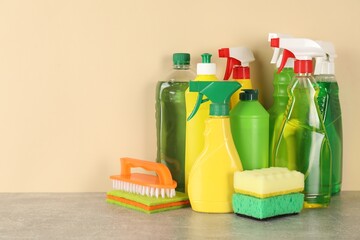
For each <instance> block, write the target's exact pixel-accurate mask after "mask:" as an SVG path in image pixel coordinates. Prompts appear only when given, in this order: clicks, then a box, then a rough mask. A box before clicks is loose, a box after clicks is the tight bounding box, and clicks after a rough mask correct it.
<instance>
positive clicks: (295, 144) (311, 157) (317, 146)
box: [274, 79, 331, 207]
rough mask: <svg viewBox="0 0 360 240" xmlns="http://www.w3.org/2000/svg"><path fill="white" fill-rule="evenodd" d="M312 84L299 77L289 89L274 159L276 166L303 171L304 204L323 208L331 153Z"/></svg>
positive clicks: (326, 200) (327, 191) (327, 194)
mask: <svg viewBox="0 0 360 240" xmlns="http://www.w3.org/2000/svg"><path fill="white" fill-rule="evenodd" d="M311 84H312V83H311V82H310V81H307V80H306V79H301V80H300V81H299V83H298V84H294V86H295V85H296V87H293V86H292V87H291V88H290V89H289V93H290V94H289V95H290V100H289V104H288V107H287V110H286V113H285V119H284V121H283V124H282V131H281V133H280V136H279V139H278V141H277V144H276V147H275V149H274V159H275V160H274V162H275V166H277V167H287V168H289V169H291V170H297V171H300V172H302V173H303V174H304V176H305V189H304V194H305V206H310V207H326V206H327V205H328V204H329V202H330V192H331V152H330V145H329V142H328V139H327V136H326V133H325V128H324V124H323V123H322V120H321V117H320V111H319V107H318V105H317V102H316V101H315V100H316V97H315V96H316V94H317V92H318V91H319V89H318V86H315V88H313V87H312V86H311Z"/></svg>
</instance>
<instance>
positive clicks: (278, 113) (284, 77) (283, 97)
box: [268, 68, 294, 166]
mask: <svg viewBox="0 0 360 240" xmlns="http://www.w3.org/2000/svg"><path fill="white" fill-rule="evenodd" d="M293 76H294V70H293V69H292V68H284V69H283V70H282V71H281V72H280V73H277V70H275V72H274V81H273V85H274V93H273V99H274V102H273V105H272V106H271V107H270V108H269V109H268V112H269V115H270V117H269V166H274V164H275V163H274V155H273V149H274V148H275V144H276V141H277V140H278V137H279V134H280V131H281V124H282V122H283V119H284V114H285V110H286V106H287V104H288V102H289V96H288V92H287V88H288V86H289V84H290V82H291V79H292V78H293Z"/></svg>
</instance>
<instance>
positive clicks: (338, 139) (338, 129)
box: [318, 82, 343, 194]
mask: <svg viewBox="0 0 360 240" xmlns="http://www.w3.org/2000/svg"><path fill="white" fill-rule="evenodd" d="M318 85H319V87H320V91H319V95H318V103H319V108H320V112H321V115H322V117H323V119H324V120H323V121H324V124H325V129H326V133H327V136H328V139H329V143H330V148H331V156H332V188H331V193H332V194H337V193H339V192H340V190H341V182H342V152H343V145H342V119H341V108H340V101H339V86H338V84H337V82H318Z"/></svg>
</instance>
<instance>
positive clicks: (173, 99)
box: [155, 53, 196, 192]
mask: <svg viewBox="0 0 360 240" xmlns="http://www.w3.org/2000/svg"><path fill="white" fill-rule="evenodd" d="M189 62H190V55H189V54H181V53H180V54H174V71H173V73H172V74H171V75H170V76H169V77H168V78H167V79H168V80H167V81H159V82H158V83H157V86H156V105H155V110H156V114H155V117H156V134H157V158H156V161H157V162H161V163H163V164H165V165H166V166H167V167H168V168H169V170H170V172H171V175H172V177H173V179H174V180H175V181H176V182H177V188H176V190H177V191H179V192H185V133H186V129H185V127H186V107H185V91H186V90H187V89H188V87H189V82H188V81H189V80H191V79H194V78H195V76H196V75H195V73H194V72H193V71H192V70H191V69H190V68H189V67H190V65H189Z"/></svg>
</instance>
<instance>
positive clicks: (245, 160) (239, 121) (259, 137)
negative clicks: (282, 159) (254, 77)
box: [230, 89, 269, 170]
mask: <svg viewBox="0 0 360 240" xmlns="http://www.w3.org/2000/svg"><path fill="white" fill-rule="evenodd" d="M240 100H241V101H240V102H238V103H237V104H236V105H235V107H234V108H233V109H232V110H231V111H230V124H231V134H232V136H233V140H234V143H235V147H236V150H237V152H238V154H239V156H240V160H241V163H242V165H243V168H244V170H252V169H259V168H266V167H268V166H269V113H268V112H267V111H266V110H265V108H264V107H263V106H262V105H261V104H260V102H259V101H258V90H253V89H244V90H242V92H241V93H240Z"/></svg>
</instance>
